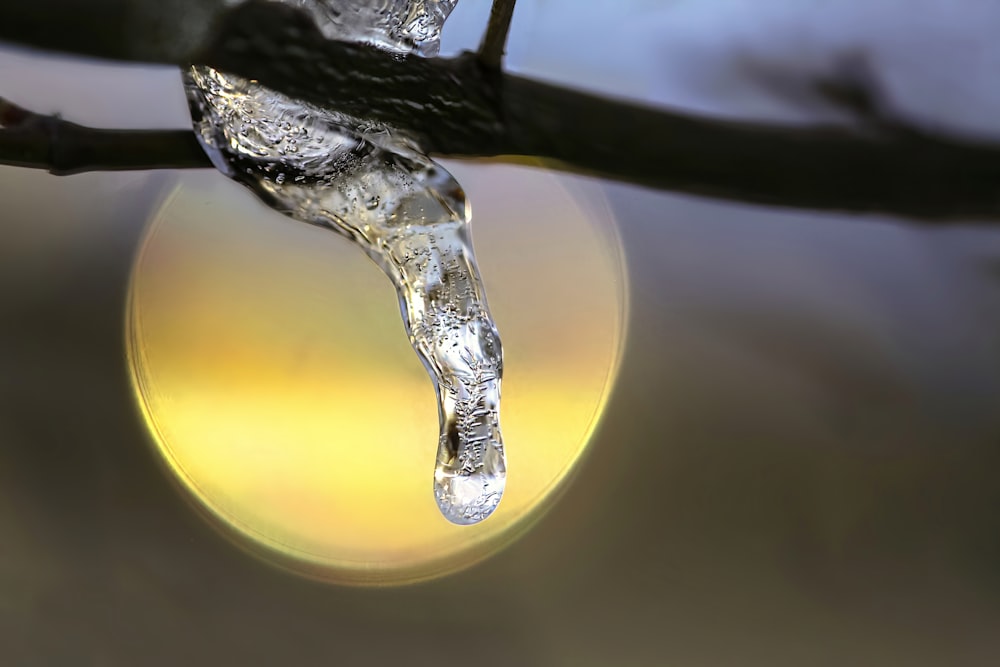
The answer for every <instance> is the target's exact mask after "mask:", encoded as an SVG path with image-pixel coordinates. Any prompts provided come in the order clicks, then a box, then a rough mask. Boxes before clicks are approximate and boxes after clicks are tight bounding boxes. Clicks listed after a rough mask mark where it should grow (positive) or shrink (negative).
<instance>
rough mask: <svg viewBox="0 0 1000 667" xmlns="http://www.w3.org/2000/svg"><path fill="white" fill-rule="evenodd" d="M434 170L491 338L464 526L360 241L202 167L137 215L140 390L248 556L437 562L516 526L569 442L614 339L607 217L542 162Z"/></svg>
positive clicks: (402, 575) (540, 500)
mask: <svg viewBox="0 0 1000 667" xmlns="http://www.w3.org/2000/svg"><path fill="white" fill-rule="evenodd" d="M449 169H450V170H452V171H453V173H455V175H456V177H457V178H458V180H459V181H460V182H461V183H462V184H463V185H464V187H465V188H466V191H467V192H468V194H469V198H470V200H471V201H472V204H473V209H474V214H473V223H472V224H473V241H474V243H475V247H476V254H477V256H478V257H479V264H480V268H481V270H482V273H483V277H484V280H485V283H486V289H487V298H488V299H489V303H490V307H491V310H492V311H493V313H494V315H495V317H496V320H497V324H498V327H499V329H500V335H501V337H502V339H503V344H504V350H505V360H504V366H505V375H504V381H503V401H502V404H501V412H500V420H501V424H502V427H503V431H504V436H505V437H504V439H505V442H506V449H507V457H508V480H507V489H506V492H505V495H504V498H503V501H502V502H501V504H500V507H499V509H498V510H497V511H496V513H495V514H494V515H493V516H492V517H490V518H489V519H487V520H486V521H484V522H483V523H482V524H479V525H475V526H468V527H466V526H456V525H453V524H451V523H449V522H448V521H447V520H446V519H445V518H444V517H442V516H441V513H440V512H439V511H438V508H437V506H436V503H435V500H434V495H433V493H432V482H433V479H432V475H433V471H434V463H435V454H436V450H437V437H438V436H437V433H438V421H437V409H436V402H435V398H434V392H433V386H432V384H431V382H430V380H429V378H428V376H427V373H426V371H425V370H424V368H423V366H421V364H420V361H419V360H418V359H417V357H416V355H415V354H414V353H413V350H412V349H411V347H410V345H409V343H408V342H407V340H406V336H405V333H404V331H403V324H402V320H401V318H400V314H399V306H398V304H397V300H396V295H395V292H394V291H393V289H392V287H391V285H390V283H389V281H388V280H387V279H386V278H385V276H384V275H382V273H381V272H380V271H379V269H378V268H376V267H375V265H374V264H372V263H371V261H370V260H369V259H368V258H367V257H366V256H365V255H364V253H363V252H362V251H361V250H360V249H359V248H358V247H356V246H355V245H354V244H353V243H352V242H351V241H349V240H347V239H345V238H342V237H339V236H337V235H336V234H334V233H332V232H329V231H325V230H322V229H318V228H314V227H309V226H307V225H304V224H302V223H297V222H293V221H291V220H288V219H285V218H284V217H282V216H280V215H279V214H277V213H274V212H273V211H270V210H269V209H267V208H266V207H264V206H263V205H262V204H260V203H259V202H257V201H256V200H255V199H254V198H253V196H252V195H251V194H250V193H249V192H247V191H245V190H244V189H243V188H241V187H240V186H237V185H235V184H233V183H231V182H229V181H228V180H226V179H225V178H224V177H223V176H221V175H219V174H215V173H211V172H201V173H197V174H188V175H185V176H184V177H182V178H181V180H180V181H179V183H178V185H177V187H176V188H175V189H174V190H173V192H172V193H171V194H170V196H169V197H168V198H167V199H166V200H165V202H164V204H163V206H162V207H161V208H160V210H159V211H158V213H157V215H156V217H155V219H154V220H153V222H152V224H151V226H150V228H149V231H148V232H147V236H146V239H145V241H144V243H143V246H142V248H141V251H140V253H139V255H138V257H137V260H136V263H135V267H134V269H133V275H132V282H131V294H130V308H129V313H128V320H127V327H128V338H127V340H128V344H129V348H128V354H129V361H130V366H131V369H132V374H133V378H134V384H135V389H136V394H137V396H138V399H139V402H140V405H141V407H142V410H143V412H144V414H145V417H146V420H147V422H148V424H149V427H150V430H151V432H152V433H153V436H154V441H155V443H156V447H157V450H158V451H159V452H160V453H161V454H162V456H163V458H164V460H165V461H166V463H167V464H168V467H169V469H170V470H171V471H172V473H173V474H174V475H176V477H177V478H178V480H179V481H180V482H181V486H182V488H184V489H185V490H186V491H185V492H186V493H187V494H189V495H190V496H191V497H193V499H195V500H196V502H197V504H198V505H199V506H201V507H203V508H205V509H207V510H209V513H208V514H209V516H211V517H213V518H214V519H216V522H217V523H218V524H219V525H220V526H222V527H223V528H224V531H225V532H226V533H228V534H229V535H232V536H235V537H237V538H238V540H239V542H240V543H241V544H244V545H246V546H248V547H251V548H253V550H254V551H255V553H258V554H260V555H263V556H265V557H267V558H268V559H270V560H272V561H274V562H278V563H281V564H283V565H285V566H288V567H290V568H292V569H294V570H296V571H299V572H302V573H306V574H310V575H313V576H317V577H321V578H324V579H329V580H333V581H337V582H341V583H367V584H392V583H404V582H409V581H415V580H420V579H426V578H430V577H435V576H439V575H442V574H444V573H447V572H450V571H454V570H457V569H460V568H462V567H467V566H469V565H471V564H472V563H475V562H477V561H479V560H481V559H482V558H484V557H486V556H487V555H489V554H491V553H492V552H494V551H496V550H497V549H499V548H500V547H502V546H503V545H505V544H507V543H509V542H510V541H511V540H512V539H513V538H514V537H516V536H517V535H518V534H519V533H521V532H523V530H524V529H525V528H527V527H528V526H530V525H531V523H532V522H533V520H535V519H537V518H538V517H539V516H540V515H541V514H542V513H543V512H544V510H545V509H546V508H547V507H549V506H550V505H551V504H552V502H553V501H554V499H555V497H556V495H557V492H558V491H559V489H560V487H561V485H562V484H563V482H564V480H565V479H566V476H567V475H568V474H569V473H570V472H571V471H572V470H573V468H574V465H575V464H576V463H577V462H578V461H579V459H580V457H581V455H582V454H583V452H584V450H585V448H586V446H587V443H588V441H589V440H590V436H591V433H592V431H593V429H594V426H595V423H596V422H597V420H598V418H599V416H600V414H601V411H602V409H603V407H604V404H605V401H606V399H607V396H608V392H609V390H610V388H611V385H612V384H613V381H614V377H615V373H616V371H617V366H618V358H619V352H620V347H621V343H622V340H623V337H624V327H625V317H626V312H625V311H626V296H625V295H626V284H625V270H624V262H623V259H622V250H621V244H620V242H619V240H618V237H617V236H616V234H615V232H614V223H613V221H612V219H611V217H610V214H609V213H608V211H607V209H606V207H604V206H603V201H602V200H600V199H599V198H597V197H593V196H590V197H587V198H586V200H584V199H581V198H580V197H574V196H572V195H571V194H570V191H569V190H568V189H567V186H566V182H567V181H566V179H565V178H563V177H559V176H556V175H554V174H552V173H549V172H545V171H542V170H535V169H528V168H523V167H511V166H477V165H472V166H469V165H461V164H450V165H449ZM573 187H576V188H577V189H578V190H579V191H580V192H582V190H580V188H582V186H579V185H578V184H574V186H573Z"/></svg>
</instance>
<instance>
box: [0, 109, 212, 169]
mask: <svg viewBox="0 0 1000 667" xmlns="http://www.w3.org/2000/svg"><path fill="white" fill-rule="evenodd" d="M0 164H7V165H13V166H17V167H29V168H33V169H45V170H47V171H49V172H51V173H53V174H58V175H69V174H79V173H81V172H85V171H125V170H137V169H191V168H198V167H211V166H212V163H211V162H209V160H208V157H207V156H206V155H205V152H204V151H203V150H202V149H201V146H200V145H199V144H198V141H197V139H196V138H195V136H194V133H192V132H189V131H184V130H99V129H94V128H90V127H84V126H82V125H77V124H76V123H70V122H67V121H65V120H62V119H61V118H59V117H58V116H43V115H40V114H36V113H34V112H31V111H28V110H27V109H23V108H21V107H19V106H17V105H16V104H13V103H11V102H9V101H7V100H5V99H3V98H0Z"/></svg>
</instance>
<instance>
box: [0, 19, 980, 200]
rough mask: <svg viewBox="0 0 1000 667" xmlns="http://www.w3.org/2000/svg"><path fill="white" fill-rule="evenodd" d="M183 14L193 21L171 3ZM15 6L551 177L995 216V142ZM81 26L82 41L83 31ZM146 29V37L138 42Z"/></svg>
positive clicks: (3, 34)
mask: <svg viewBox="0 0 1000 667" xmlns="http://www.w3.org/2000/svg"><path fill="white" fill-rule="evenodd" d="M193 5H196V6H197V8H196V9H191V11H192V12H194V16H195V19H196V21H195V22H196V23H197V25H195V26H193V27H192V26H191V25H190V18H191V17H190V16H189V15H186V14H184V13H183V12H182V11H181V9H184V8H190V6H193ZM15 7H16V8H17V9H15V10H13V12H11V11H9V10H5V11H3V15H2V18H3V21H0V40H8V41H12V42H18V43H22V44H29V45H32V46H36V47H40V48H46V49H54V50H67V49H68V50H71V51H72V52H75V53H79V54H86V55H92V56H100V57H106V58H114V59H119V60H139V61H147V62H160V63H173V64H177V65H185V64H187V63H191V62H197V63H203V64H207V65H211V66H213V67H216V68H218V69H221V70H224V71H228V72H231V73H234V74H238V75H242V76H245V77H248V78H253V79H256V80H257V81H260V82H261V83H262V84H264V85H266V86H269V87H271V88H273V89H275V90H279V91H281V92H283V93H285V94H288V95H290V96H292V97H297V98H300V99H303V100H306V101H309V102H311V103H314V104H317V105H321V106H326V107H329V108H333V109H336V110H337V111H340V112H342V113H346V114H349V115H353V116H357V117H362V118H370V119H372V120H376V121H381V122H385V123H387V124H388V125H390V126H393V127H395V128H397V129H398V130H399V131H401V132H405V133H407V134H409V135H410V136H412V137H414V138H415V139H416V140H417V142H418V143H419V144H420V145H421V146H422V147H423V148H424V149H425V150H427V151H428V152H430V153H432V154H437V155H443V156H451V157H488V156H512V155H514V156H516V155H520V156H534V157H538V158H543V159H545V160H548V161H551V162H553V166H557V167H561V168H564V169H569V170H573V171H580V172H585V173H591V174H596V175H599V176H602V177H606V178H612V179H618V180H624V181H629V182H633V183H639V184H643V185H647V186H650V187H656V188H661V189H665V190H672V191H676V192H684V193H691V194H697V195H703V196H708V197H713V198H718V199H728V200H733V201H741V202H756V203H764V204H770V205H778V206H791V207H799V208H810V209H825V210H836V211H851V212H877V213H888V214H895V215H902V216H906V217H910V218H917V219H925V220H955V219H963V218H988V219H991V220H1000V146H996V145H984V144H977V143H974V142H971V141H967V140H961V139H954V138H949V137H944V136H938V137H935V136H930V135H927V134H923V133H921V132H919V131H916V130H914V131H912V132H898V131H893V132H878V131H874V132H873V131H871V130H872V129H871V128H867V129H866V130H865V131H863V132H856V131H851V130H846V129H833V128H806V129H802V128H790V127H778V126H768V125H757V124H747V123H733V122H726V121H719V120H714V119H708V118H700V117H695V116H689V115H685V114H681V113H676V112H672V111H669V110H666V109H652V108H648V107H644V106H641V105H636V104H632V103H628V102H624V101H616V100H610V99H605V98H602V97H598V96H594V95H589V94H586V93H582V92H578V91H574V90H569V89H566V88H561V87H558V86H552V85H548V84H543V83H540V82H535V81H530V80H527V79H523V78H520V77H516V76H511V75H508V74H504V73H501V72H499V71H498V70H491V69H489V68H487V67H484V65H483V63H482V61H481V60H480V59H479V57H478V56H477V55H476V54H463V55H461V56H459V57H457V58H451V59H440V58H438V59H425V58H417V57H402V58H400V57H398V56H394V55H390V54H387V53H384V52H382V51H379V50H377V49H374V48H371V47H368V46H365V45H359V44H348V43H343V42H337V41H330V40H327V39H325V38H324V37H323V36H322V35H321V34H320V33H319V31H318V30H317V29H316V27H315V25H314V24H313V22H312V20H311V18H310V17H309V16H307V15H306V14H305V13H303V12H300V11H298V10H296V9H294V8H292V7H289V6H286V5H283V4H275V3H267V2H260V1H259V0H249V1H248V2H246V3H244V4H242V5H239V6H237V7H235V8H233V9H227V8H226V6H225V4H224V2H222V0H133V1H132V2H128V1H127V0H91V1H90V2H88V3H83V4H81V3H77V2H74V1H72V0H33V2H31V3H17V4H16V5H15ZM91 24H94V25H95V29H94V30H93V31H91V30H89V29H87V30H81V29H80V26H81V25H87V26H88V28H89V27H90V25H91ZM206 26H210V27H206ZM187 29H189V30H190V32H183V33H173V34H174V35H175V37H176V35H177V34H181V35H183V36H184V38H183V39H176V38H175V39H170V38H169V35H170V34H172V33H171V31H173V30H187ZM143 31H145V33H144V34H145V36H146V38H145V39H143V38H140V36H137V35H142V34H143ZM96 132H106V131H96ZM160 138H162V137H160ZM0 139H2V137H0ZM177 141H178V142H190V141H192V140H191V139H190V138H188V139H185V140H182V139H180V138H177ZM188 145H189V146H190V143H188ZM163 148H164V149H165V148H166V147H163ZM185 150H187V149H184V150H177V148H176V147H174V148H171V151H176V152H170V153H169V154H170V155H171V156H172V157H171V159H170V160H167V162H170V161H172V160H178V161H179V162H184V161H185V160H186V159H187V158H186V157H183V156H184V155H186V153H185ZM164 166H170V165H164ZM179 166H184V165H179Z"/></svg>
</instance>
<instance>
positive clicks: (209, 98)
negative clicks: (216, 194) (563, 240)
mask: <svg viewBox="0 0 1000 667" xmlns="http://www.w3.org/2000/svg"><path fill="white" fill-rule="evenodd" d="M285 1H286V2H288V3H290V4H294V5H296V6H299V7H303V8H305V9H306V10H308V11H310V12H312V13H313V15H314V17H315V19H316V21H317V25H318V26H319V27H320V29H321V30H322V31H323V32H324V33H325V34H326V35H327V37H330V38H334V39H340V40H342V41H360V42H368V43H372V44H375V45H377V46H379V47H381V48H384V49H387V50H390V51H392V52H395V53H399V54H403V53H418V54H422V55H431V54H434V53H436V52H437V47H438V38H439V34H440V29H441V25H442V24H443V23H444V20H445V18H446V17H447V16H448V14H449V13H450V12H451V10H452V8H453V7H454V6H455V2H456V0H370V2H368V3H367V4H363V3H355V6H354V7H353V8H352V11H345V10H344V8H343V6H342V5H343V3H342V1H341V0H285ZM185 87H186V90H187V94H188V99H189V102H190V104H191V106H192V108H193V109H194V110H196V111H197V113H195V114H194V117H195V118H198V119H199V120H198V121H197V122H196V124H195V127H196V130H197V131H198V134H199V137H200V138H201V140H202V144H203V146H204V147H205V149H206V151H207V152H209V154H210V155H211V156H212V160H213V163H214V164H215V165H217V166H218V167H219V168H220V169H222V171H223V172H225V173H226V174H228V175H229V176H230V177H232V178H234V179H235V180H237V181H239V182H241V183H243V184H244V185H246V186H247V187H249V188H250V189H251V190H253V191H254V192H255V193H256V194H257V195H258V196H260V197H261V198H262V199H263V200H264V201H265V202H268V203H269V204H271V205H272V206H273V207H274V208H276V209H278V210H280V211H282V212H283V213H285V214H286V215H289V216H291V217H292V218H295V219H296V220H301V221H303V222H307V223H310V224H314V225H318V226H321V227H325V228H328V229H333V230H335V231H338V232H340V233H341V234H343V235H345V236H347V237H348V238H350V239H352V240H353V241H355V242H356V243H357V244H358V245H360V246H361V247H362V249H364V251H365V252H366V253H367V254H368V256H369V257H371V258H372V259H373V260H374V261H375V263H376V264H378V265H379V266H380V267H381V268H382V269H383V271H384V272H385V273H386V275H387V276H389V278H390V279H391V280H392V281H393V283H394V285H395V287H396V293H397V295H398V296H399V300H400V304H401V306H402V312H403V319H404V323H405V325H406V331H407V334H408V335H409V338H410V343H411V345H412V346H413V349H414V350H415V351H416V353H417V355H418V356H419V357H420V358H421V360H422V361H423V363H424V366H425V367H426V368H427V371H428V373H430V375H431V377H432V379H433V380H434V382H435V384H436V387H437V395H438V400H439V410H438V412H439V415H440V437H439V441H438V454H437V465H436V467H435V470H434V485H433V490H434V497H435V499H436V500H437V504H438V507H439V508H440V510H441V513H442V514H443V515H444V516H445V517H446V518H447V519H448V520H450V521H452V522H453V523H456V524H472V523H477V522H479V521H482V520H483V519H485V518H486V517H488V516H489V515H490V514H491V513H492V512H493V511H494V510H495V509H496V507H497V504H498V503H499V502H500V498H501V496H502V495H503V490H504V485H505V482H506V476H507V466H506V461H505V458H504V448H503V439H502V437H501V435H500V421H499V409H500V381H501V376H502V375H503V351H502V348H501V345H500V337H499V335H498V334H497V330H496V326H495V325H494V323H493V320H492V317H491V316H490V312H489V308H488V306H487V303H486V295H485V293H484V291H483V284H482V280H481V278H480V276H479V268H478V267H477V265H476V258H475V254H474V253H473V249H472V244H471V241H470V238H469V226H468V213H467V211H468V208H467V206H466V199H465V194H464V192H463V191H462V188H461V187H460V186H459V184H458V183H457V182H456V181H455V179H454V178H453V177H452V176H451V174H449V173H448V172H447V171H445V170H444V169H443V168H441V167H440V166H438V165H435V164H434V163H433V162H432V161H431V160H430V158H428V157H426V156H425V155H422V154H421V153H420V152H419V151H417V150H415V148H414V146H413V145H412V144H410V143H405V144H404V143H402V140H398V142H397V140H396V139H394V138H393V136H392V133H391V132H388V131H385V129H384V128H381V126H378V131H377V132H376V131H374V129H373V128H375V127H376V126H375V125H373V124H372V123H371V122H368V121H365V120H364V119H358V118H353V117H350V116H346V115H343V114H339V113H337V112H335V111H331V110H328V109H323V108H318V107H315V106H312V105H309V104H306V103H302V102H299V101H297V100H293V99H290V98H288V97H285V96H284V95H281V94H279V93H276V92H274V91H272V90H270V89H268V88H264V87H262V86H260V85H258V84H256V83H253V82H251V81H249V80H246V79H242V78H240V77H235V76H231V75H228V74H223V73H221V72H218V71H216V70H214V69H211V68H208V67H202V66H196V67H192V68H190V69H189V70H188V72H187V73H186V75H185ZM359 149H364V150H359ZM245 165H248V166H245ZM275 171H276V172H277V175H276V176H275V177H274V178H273V179H272V178H270V174H271V173H272V172H275ZM288 172H291V173H294V174H295V177H294V178H292V179H290V180H291V182H289V180H288V179H287V178H286V173H288ZM359 201H360V202H363V203H364V206H363V207H362V206H359V205H358V202H359ZM348 288H349V286H345V289H348ZM389 409H391V406H390V407H389ZM428 472H429V471H428Z"/></svg>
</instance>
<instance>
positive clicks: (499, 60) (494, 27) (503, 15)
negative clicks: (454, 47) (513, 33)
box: [479, 0, 516, 70]
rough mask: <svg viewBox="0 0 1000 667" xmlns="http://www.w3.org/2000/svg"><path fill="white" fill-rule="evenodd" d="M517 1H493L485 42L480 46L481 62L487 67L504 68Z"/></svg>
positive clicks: (484, 36) (484, 37)
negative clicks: (508, 35) (508, 36)
mask: <svg viewBox="0 0 1000 667" xmlns="http://www.w3.org/2000/svg"><path fill="white" fill-rule="evenodd" d="M515 1H516V0H493V5H492V7H490V22H489V24H488V25H487V26H486V34H484V35H483V42H482V44H480V45H479V62H481V63H482V64H483V65H484V66H485V67H488V68H490V69H496V70H499V69H500V68H501V67H502V66H503V55H504V50H505V49H506V47H507V34H508V33H509V32H510V22H511V19H513V18H514V3H515Z"/></svg>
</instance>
